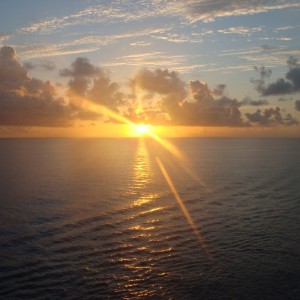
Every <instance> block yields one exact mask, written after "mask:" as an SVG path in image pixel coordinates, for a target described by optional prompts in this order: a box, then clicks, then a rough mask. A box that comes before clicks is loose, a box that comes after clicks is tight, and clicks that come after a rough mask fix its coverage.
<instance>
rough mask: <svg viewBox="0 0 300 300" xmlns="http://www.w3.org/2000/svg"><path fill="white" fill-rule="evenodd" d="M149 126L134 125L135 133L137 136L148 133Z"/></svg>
mask: <svg viewBox="0 0 300 300" xmlns="http://www.w3.org/2000/svg"><path fill="white" fill-rule="evenodd" d="M149 128H150V125H145V124H138V125H135V131H136V133H137V135H144V134H146V133H148V132H149Z"/></svg>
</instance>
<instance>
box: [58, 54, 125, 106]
mask: <svg viewBox="0 0 300 300" xmlns="http://www.w3.org/2000/svg"><path fill="white" fill-rule="evenodd" d="M60 75H61V76H64V77H70V78H71V79H70V81H69V92H70V97H71V98H72V97H82V98H83V99H88V100H91V101H94V102H95V103H97V104H100V105H104V106H107V107H109V108H111V109H114V110H117V107H118V106H119V105H122V104H123V97H124V95H123V93H121V92H120V91H119V85H118V84H117V83H116V82H111V80H110V78H109V76H108V74H107V72H105V71H104V70H102V69H101V68H99V67H96V66H94V65H92V64H91V63H90V61H89V60H88V59H87V58H82V57H79V58H77V59H76V60H75V61H74V62H73V63H72V64H71V67H70V68H67V69H64V70H62V71H61V72H60Z"/></svg>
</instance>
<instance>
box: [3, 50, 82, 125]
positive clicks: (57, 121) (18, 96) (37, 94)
mask: <svg viewBox="0 0 300 300" xmlns="http://www.w3.org/2000/svg"><path fill="white" fill-rule="evenodd" d="M75 117H76V111H75V110H74V109H73V108H72V107H71V106H69V105H67V103H65V101H64V99H62V98H61V97H58V96H57V95H56V92H55V88H54V86H53V85H52V84H51V82H50V81H46V82H43V81H41V80H39V79H35V78H30V77H29V76H28V74H27V70H26V69H25V67H24V66H22V64H21V63H20V62H19V61H18V60H17V57H16V52H15V50H14V49H13V48H12V47H8V46H4V47H2V48H1V49H0V124H1V125H9V126H11V125H14V126H68V125H70V124H71V123H72V121H73V120H74V119H75Z"/></svg>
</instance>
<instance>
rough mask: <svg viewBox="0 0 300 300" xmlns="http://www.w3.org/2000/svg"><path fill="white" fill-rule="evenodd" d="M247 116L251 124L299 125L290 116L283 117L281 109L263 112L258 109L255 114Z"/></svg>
mask: <svg viewBox="0 0 300 300" xmlns="http://www.w3.org/2000/svg"><path fill="white" fill-rule="evenodd" d="M245 115H246V117H247V118H248V120H249V121H250V122H251V123H254V124H259V125H262V126H276V125H295V124H298V122H297V120H295V119H294V118H293V117H292V116H291V115H290V114H287V115H286V116H283V115H282V112H281V110H280V108H279V107H276V108H266V109H265V110H263V111H262V110H260V109H258V110H257V111H256V112H255V113H246V114H245Z"/></svg>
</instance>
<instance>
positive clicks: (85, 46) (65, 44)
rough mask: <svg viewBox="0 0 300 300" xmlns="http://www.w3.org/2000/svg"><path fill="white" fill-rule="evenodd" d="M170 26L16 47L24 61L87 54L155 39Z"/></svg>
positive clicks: (18, 45)
mask: <svg viewBox="0 0 300 300" xmlns="http://www.w3.org/2000/svg"><path fill="white" fill-rule="evenodd" d="M171 28H172V27H170V26H162V27H157V28H153V27H151V28H146V29H141V30H132V31H129V32H124V33H117V34H107V35H88V36H83V37H79V38H73V39H69V40H58V41H56V42H55V43H49V42H47V43H42V42H40V43H36V44H34V43H30V44H17V45H15V46H16V48H17V50H18V53H19V55H20V57H22V58H23V59H28V58H33V57H47V56H56V55H65V54H76V53H78V54H79V53H87V52H93V51H97V50H99V49H101V48H102V47H104V46H108V45H112V44H116V43H118V42H120V41H123V40H128V42H129V43H130V42H132V43H135V42H138V41H136V39H139V38H142V39H143V38H144V37H149V36H151V37H153V38H154V37H155V36H157V35H161V34H163V33H164V32H167V31H169V30H170V29H171Z"/></svg>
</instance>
